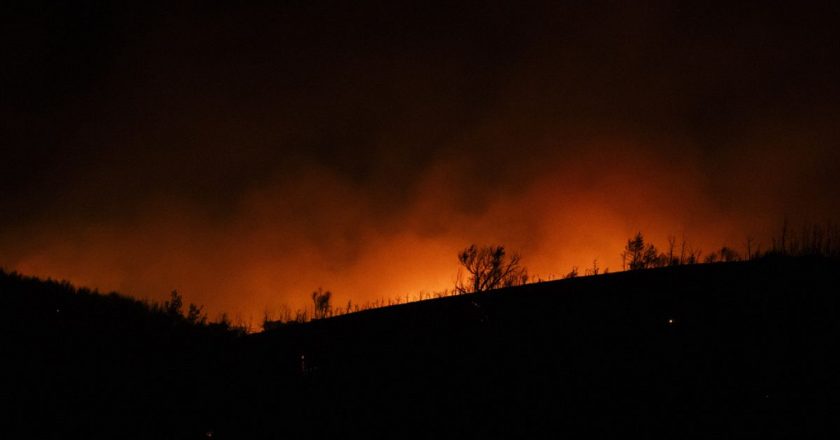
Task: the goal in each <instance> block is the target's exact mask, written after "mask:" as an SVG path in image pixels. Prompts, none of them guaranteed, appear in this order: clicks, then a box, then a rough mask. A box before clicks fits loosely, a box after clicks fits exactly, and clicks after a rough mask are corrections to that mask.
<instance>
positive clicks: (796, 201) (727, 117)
mask: <svg viewBox="0 0 840 440" xmlns="http://www.w3.org/2000/svg"><path fill="white" fill-rule="evenodd" d="M358 8H359V9H356V8H355V7H354V8H350V9H344V10H339V9H335V8H320V7H315V6H311V5H310V6H300V7H296V6H282V7H280V6H266V7H264V8H263V7H258V8H249V9H235V10H233V9H231V10H216V9H202V10H201V11H191V10H181V11H164V10H162V9H157V8H155V7H153V6H148V5H145V4H144V6H142V7H138V8H134V9H132V8H129V7H127V6H126V7H125V9H118V10H110V11H99V10H97V9H95V8H93V7H91V8H90V9H91V10H89V11H82V12H84V13H82V12H79V11H75V10H55V9H47V10H46V11H47V12H44V10H39V11H36V12H25V11H24V12H21V17H23V18H27V17H28V18H32V17H40V15H39V14H48V15H49V14H51V15H50V16H49V17H47V18H52V20H51V21H49V20H48V21H47V22H50V23H59V24H60V25H59V26H55V25H53V26H48V25H46V24H44V25H39V24H38V23H41V22H40V21H37V20H35V21H32V20H30V21H31V22H32V23H35V24H33V25H31V26H29V27H26V26H24V27H22V29H23V28H25V29H26V32H23V31H20V32H18V33H17V34H15V37H16V38H17V39H19V40H20V41H19V42H18V43H20V44H18V46H16V47H18V51H19V52H20V54H19V59H18V60H17V62H16V63H15V64H14V66H15V67H14V69H11V70H10V73H9V74H7V77H6V78H5V79H4V81H8V82H9V84H10V85H13V86H14V87H10V88H8V90H12V92H10V93H9V96H8V98H9V99H8V100H6V102H8V104H4V105H3V107H2V116H3V117H4V118H5V120H6V121H8V122H9V123H8V124H7V126H6V128H4V129H3V133H2V134H3V135H4V139H6V142H7V144H8V145H9V152H8V153H7V154H6V160H4V161H3V163H2V164H0V171H2V177H1V178H0V179H2V180H0V183H2V185H3V187H4V190H3V192H2V194H3V195H2V197H3V202H4V203H3V207H4V212H3V213H2V215H0V227H2V229H0V265H2V266H3V267H5V268H7V269H14V270H19V271H22V272H25V273H29V274H35V275H41V276H52V277H56V278H66V279H69V280H71V281H73V282H76V283H79V284H85V285H89V286H96V287H99V288H100V289H102V290H109V289H116V290H119V291H122V292H125V293H128V294H132V295H135V296H138V297H146V298H151V299H155V300H160V299H162V298H164V297H165V295H167V294H168V292H169V291H170V290H172V289H178V290H179V291H180V292H182V293H183V294H184V295H185V297H186V298H187V300H188V301H193V302H196V303H201V304H205V305H206V306H207V307H208V309H209V310H210V312H211V317H212V316H213V315H214V314H216V313H219V312H221V311H227V312H229V313H231V314H232V315H234V316H237V315H238V316H240V317H242V319H246V320H247V319H248V318H252V319H254V320H258V319H259V318H260V317H261V316H262V312H263V310H264V309H269V310H272V309H277V308H278V307H280V306H281V305H282V304H288V305H289V306H291V307H293V308H295V307H301V306H303V305H304V304H305V303H306V301H307V300H308V293H309V292H311V291H312V290H313V289H315V288H317V287H318V286H323V287H324V288H327V289H331V290H333V291H334V292H335V293H336V301H337V302H338V303H340V304H341V303H344V302H346V301H347V300H348V299H352V301H354V302H356V303H359V302H362V303H363V302H365V301H368V300H374V299H377V298H380V297H386V298H388V297H390V298H393V297H396V296H401V297H405V295H406V294H408V295H410V296H415V295H417V294H418V293H419V292H421V291H426V292H430V291H437V290H442V289H445V288H450V287H451V286H452V285H453V284H454V281H455V275H456V272H457V260H456V254H457V252H458V251H459V250H460V249H462V248H464V247H465V246H467V245H469V244H470V243H501V244H504V245H505V246H506V247H508V248H509V249H511V250H516V251H519V252H521V254H522V255H523V261H524V262H525V264H526V265H527V266H528V267H529V269H530V271H531V273H534V274H538V275H540V276H541V277H543V278H549V277H552V276H553V277H559V276H562V274H564V273H566V272H568V271H569V269H570V268H571V267H572V266H573V265H574V266H579V267H580V268H581V270H583V269H584V268H585V267H588V266H589V265H591V264H592V261H593V260H594V259H597V260H598V264H599V265H600V266H601V267H602V268H603V267H609V268H610V269H611V270H618V269H620V267H621V263H620V259H619V253H620V251H621V249H622V247H623V245H624V243H625V242H626V239H627V238H628V237H629V236H630V235H632V234H633V233H635V232H636V231H642V232H645V233H646V234H647V235H648V236H649V237H650V238H651V239H652V240H653V241H654V242H655V243H657V244H659V245H660V246H664V245H665V244H666V240H667V237H668V236H669V235H674V236H676V237H677V238H678V239H680V238H682V237H685V238H686V240H687V241H688V242H689V244H690V245H691V246H693V247H695V248H699V249H703V250H706V251H711V250H712V249H713V248H716V247H720V246H721V245H724V244H726V245H728V246H731V247H734V248H736V249H741V248H742V247H743V245H744V241H745V240H746V239H747V237H753V238H754V239H755V240H756V241H759V242H763V243H764V245H765V246H768V245H769V239H770V236H771V234H773V233H774V231H775V230H776V228H778V227H779V226H780V224H781V223H782V221H783V220H784V219H785V218H787V219H788V220H790V221H792V222H797V221H823V220H826V219H830V218H834V219H838V218H840V216H839V215H838V214H840V209H839V208H838V203H837V202H838V200H840V190H839V189H838V186H837V185H836V184H835V183H834V180H835V176H836V175H837V173H838V172H840V157H838V154H839V153H838V151H840V150H838V149H837V145H838V140H840V139H838V133H837V130H836V127H835V125H836V123H835V121H836V120H837V117H838V116H840V115H838V113H839V112H838V110H840V103H838V90H837V85H836V81H835V80H834V78H836V77H838V76H840V72H838V71H837V67H836V66H835V64H834V63H830V62H829V61H831V60H833V59H834V58H835V56H836V54H835V53H833V49H832V48H833V44H832V42H833V41H836V38H837V35H836V33H837V31H836V30H834V29H835V27H834V26H833V24H832V23H830V21H829V20H827V18H825V17H826V16H827V14H825V11H793V12H791V11H788V10H774V9H773V8H765V9H763V10H762V11H751V10H749V9H747V8H744V9H743V10H738V9H733V8H732V7H731V5H730V7H728V8H727V9H726V10H717V9H714V8H713V7H708V8H706V7H704V8H702V10H692V11H687V10H686V9H680V10H678V9H669V8H649V9H646V10H641V9H628V10H614V9H610V8H600V7H596V6H594V5H593V6H587V7H583V6H578V7H566V6H562V5H561V6H559V7H554V6H552V7H540V8H536V9H533V10H531V9H525V8H519V9H517V10H506V9H504V8H493V7H490V8H485V9H481V10H460V11H450V13H443V12H441V11H440V10H439V9H436V8H432V9H428V10H426V9H415V10H403V9H399V8H395V7H389V6H382V5H380V6H377V7H374V6H372V5H367V6H358ZM27 14H28V15H27ZM23 18H21V20H23ZM794 18H795V20H794ZM12 41H13V42H14V41H15V40H12ZM830 66H834V67H830Z"/></svg>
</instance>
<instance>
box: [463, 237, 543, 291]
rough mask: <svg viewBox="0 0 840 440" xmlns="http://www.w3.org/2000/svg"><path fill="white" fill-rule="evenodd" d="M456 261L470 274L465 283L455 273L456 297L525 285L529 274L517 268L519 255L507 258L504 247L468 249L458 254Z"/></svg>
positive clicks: (472, 246) (521, 267)
mask: <svg viewBox="0 0 840 440" xmlns="http://www.w3.org/2000/svg"><path fill="white" fill-rule="evenodd" d="M458 261H459V262H460V263H461V265H462V266H464V269H465V270H466V271H467V273H468V274H469V277H468V279H467V280H466V282H464V281H463V280H462V279H461V272H460V271H459V272H458V282H457V283H456V285H455V290H456V291H457V292H458V293H470V292H483V291H486V290H493V289H497V288H500V287H510V286H517V285H521V284H525V283H526V282H527V281H528V271H527V269H526V268H525V267H523V266H522V265H521V264H520V256H519V254H511V255H510V256H508V254H507V253H506V252H505V248H504V246H492V245H491V246H482V247H478V246H476V245H474V244H473V245H470V247H468V248H466V249H464V250H463V251H461V252H460V253H459V254H458Z"/></svg>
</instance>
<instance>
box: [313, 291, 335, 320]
mask: <svg viewBox="0 0 840 440" xmlns="http://www.w3.org/2000/svg"><path fill="white" fill-rule="evenodd" d="M331 297H332V292H330V291H329V290H327V291H326V292H325V291H324V290H323V289H321V288H320V287H319V288H318V290H316V291H314V292H312V302H313V303H314V305H315V310H314V312H313V314H312V315H313V316H312V318H313V319H321V318H326V317H328V316H330V308H331V306H330V298H331Z"/></svg>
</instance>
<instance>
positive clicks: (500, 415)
mask: <svg viewBox="0 0 840 440" xmlns="http://www.w3.org/2000/svg"><path fill="white" fill-rule="evenodd" d="M838 278H840V264H838V262H837V261H836V260H828V259H806V258H798V259H789V258H777V259H772V258H767V259H763V260H761V261H754V262H748V263H727V264H712V265H699V266H682V267H675V268H666V269H657V270H649V271H641V272H633V273H617V274H611V275H603V276H597V277H586V278H579V279H574V280H564V281H557V282H549V283H542V284H535V285H529V286H524V287H517V288H512V289H507V290H500V291H496V292H491V293H483V294H477V295H465V296H459V297H451V298H444V299H440V300H434V301H427V302H423V303H413V304H408V305H404V306H398V307H391V308H386V309H378V310H372V311H367V312H362V313H357V314H353V315H346V316H342V317H339V318H333V319H329V320H324V321H317V322H314V323H310V324H303V325H292V326H285V327H283V328H280V329H277V330H273V331H270V332H267V333H262V334H257V335H249V336H237V335H235V334H233V333H231V332H228V331H223V330H222V329H218V328H212V327H207V326H190V325H185V324H184V323H183V322H179V321H177V320H174V321H173V320H167V319H165V318H164V317H160V316H152V317H149V316H148V314H144V313H143V311H142V310H139V309H137V310H135V309H132V308H131V307H133V306H130V302H127V301H123V300H122V299H119V298H115V297H102V296H98V295H79V294H78V293H72V292H70V293H68V292H69V291H67V286H61V285H56V284H50V283H42V282H36V281H33V280H26V279H21V278H19V277H15V276H9V275H6V274H2V277H0V289H2V290H0V295H2V296H0V301H2V302H0V305H2V306H3V309H2V310H3V312H4V314H3V321H4V322H3V328H2V331H3V336H2V337H3V346H2V353H0V354H2V359H3V362H4V364H6V365H5V368H4V369H6V370H7V371H8V372H6V373H4V374H3V375H4V378H3V382H2V386H3V390H2V391H0V393H2V394H0V395H2V399H3V400H4V402H7V403H8V405H4V406H6V407H10V408H12V411H11V412H9V411H8V410H6V414H4V416H3V417H4V418H7V417H8V423H5V422H4V426H5V427H4V428H2V429H4V430H5V431H6V434H9V435H2V437H3V438H68V437H71V438H155V439H158V438H202V437H203V438H207V437H208V436H212V437H213V438H235V439H253V438H299V437H333V436H339V435H340V436H346V435H364V436H366V437H368V438H371V437H372V438H381V437H389V438H405V437H409V438H452V437H467V438H478V437H494V438H498V437H517V438H522V437H525V436H536V437H553V438H556V437H559V436H562V435H564V434H575V436H576V437H581V436H586V437H603V436H609V437H613V438H615V437H619V436H621V437H627V436H634V435H642V436H656V437H659V436H664V435H669V436H675V437H676V438H685V437H721V436H722V437H759V436H762V437H767V436H769V437H796V436H801V435H803V434H822V435H825V434H829V433H832V432H840V416H838V415H840V379H838V374H840V362H838V360H837V359H838V358H840V350H838V349H840V344H838V340H840V339H838V337H840V324H838V317H840V313H838V312H840V310H838V303H840V297H839V296H838V286H840V283H838V281H840V280H839V279H838ZM62 289H64V290H62ZM135 308H136V307H135ZM56 309H61V311H60V312H56ZM115 310H118V311H119V312H115Z"/></svg>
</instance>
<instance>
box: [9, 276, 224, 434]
mask: <svg viewBox="0 0 840 440" xmlns="http://www.w3.org/2000/svg"><path fill="white" fill-rule="evenodd" d="M0 310H1V311H2V320H0V359H2V361H3V364H4V365H3V369H2V370H3V374H2V378H0V387H2V388H0V397H2V403H3V404H2V407H3V408H5V409H4V410H3V414H2V420H3V423H2V428H0V438H9V439H14V438H45V439H49V438H185V437H188V436H189V435H191V434H193V433H194V432H197V430H198V429H199V428H198V427H200V426H206V424H207V421H206V419H207V417H208V414H210V413H211V407H210V404H208V402H212V401H213V400H215V399H209V398H208V397H209V394H211V393H216V392H218V387H219V383H220V382H222V381H221V380H220V378H221V377H225V373H224V371H226V369H225V365H226V358H225V357H224V353H226V352H227V351H228V350H227V349H226V347H229V346H231V344H233V343H235V342H236V336H235V335H233V334H231V333H230V332H228V331H226V330H225V329H220V328H214V327H213V326H199V325H194V324H192V323H189V322H187V321H186V320H185V319H184V317H183V316H176V315H173V314H171V313H166V312H164V311H162V310H159V309H157V310H156V309H155V308H153V307H150V306H149V305H147V304H145V303H142V302H140V301H137V300H134V299H131V298H128V297H125V296H121V295H118V294H116V293H110V294H107V295H102V294H99V293H97V292H95V291H90V290H88V289H84V288H75V287H73V286H71V285H70V284H69V283H66V282H56V281H51V280H47V281H43V280H39V279H37V278H31V277H23V276H20V275H17V274H8V273H5V272H3V271H0Z"/></svg>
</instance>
